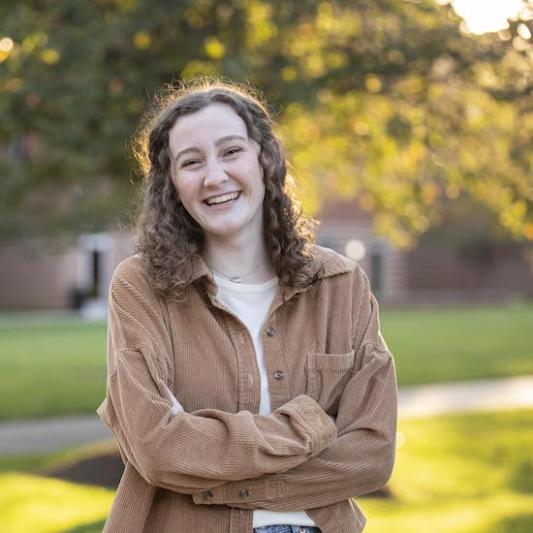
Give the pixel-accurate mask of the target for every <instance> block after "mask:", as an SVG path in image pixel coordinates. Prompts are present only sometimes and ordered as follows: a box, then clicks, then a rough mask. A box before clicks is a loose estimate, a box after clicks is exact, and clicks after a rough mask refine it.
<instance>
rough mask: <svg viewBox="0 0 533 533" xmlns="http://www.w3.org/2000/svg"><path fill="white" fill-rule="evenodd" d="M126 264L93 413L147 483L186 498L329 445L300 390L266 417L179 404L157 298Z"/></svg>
mask: <svg viewBox="0 0 533 533" xmlns="http://www.w3.org/2000/svg"><path fill="white" fill-rule="evenodd" d="M130 270H131V269H130ZM130 270H127V269H126V268H124V267H123V268H118V269H117V270H116V271H115V273H114V274H113V279H112V282H111V288H110V292H109V316H108V335H107V366H108V378H107V394H106V398H105V400H104V401H103V402H102V404H101V405H100V406H99V407H98V409H97V413H98V415H99V416H100V418H101V420H102V421H103V422H104V423H105V424H106V425H107V426H108V427H109V428H110V429H111V431H112V432H113V433H114V435H115V437H116V439H117V441H118V444H119V449H120V451H121V454H122V456H123V458H124V457H126V458H127V460H128V461H129V462H131V463H132V464H133V465H134V466H135V468H136V469H137V470H138V472H139V473H140V474H141V475H142V476H143V477H144V478H145V479H146V481H148V482H149V483H151V484H152V485H156V486H161V487H164V488H168V489H170V490H174V491H176V492H183V493H186V494H191V493H193V492H195V491H198V490H199V489H206V488H211V487H214V486H216V485H220V484H222V483H223V482H225V481H234V480H240V479H249V478H257V477H260V476H261V475H263V474H266V473H274V472H283V471H286V470H290V469H291V468H294V467H295V466H297V465H299V464H300V463H302V462H305V461H306V460H307V459H309V458H310V457H312V456H313V455H316V454H317V453H319V452H320V451H322V450H323V449H324V448H325V447H327V446H328V445H329V444H331V442H333V440H334V439H335V437H336V427H335V424H334V423H333V422H332V421H331V419H330V418H329V417H328V415H327V414H326V413H325V411H324V410H323V409H322V408H321V407H320V406H319V405H318V403H317V402H315V400H313V399H312V398H310V397H309V396H306V395H300V396H298V397H296V398H293V399H292V400H291V401H290V402H288V403H286V404H285V405H283V406H281V407H280V408H279V409H277V410H276V411H274V412H273V413H272V414H270V415H268V416H265V415H258V414H252V413H251V412H249V411H241V412H238V413H228V412H225V411H221V410H217V409H201V410H198V411H195V412H192V413H187V412H185V411H183V410H180V409H179V402H174V401H173V400H172V398H171V397H170V396H169V392H170V389H169V383H170V381H169V376H170V375H171V372H172V355H171V354H172V343H171V339H170V335H169V331H168V328H167V324H166V323H165V319H164V313H163V310H162V308H161V304H160V303H159V300H158V299H157V297H156V296H155V294H154V293H153V292H152V291H151V289H150V288H149V286H148V284H147V280H146V279H145V278H144V276H140V275H139V273H138V272H134V273H132V272H131V271H130ZM171 396H172V394H171ZM178 396H179V394H178Z"/></svg>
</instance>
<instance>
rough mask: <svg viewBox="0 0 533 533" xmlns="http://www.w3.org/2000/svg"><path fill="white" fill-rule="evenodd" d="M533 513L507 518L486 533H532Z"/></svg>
mask: <svg viewBox="0 0 533 533" xmlns="http://www.w3.org/2000/svg"><path fill="white" fill-rule="evenodd" d="M532 524H533V513H521V514H516V515H514V516H507V517H505V518H503V519H502V520H500V521H499V522H497V523H496V524H494V525H493V526H492V527H491V528H490V529H488V530H487V532H486V533H531V531H532V529H531V525H532Z"/></svg>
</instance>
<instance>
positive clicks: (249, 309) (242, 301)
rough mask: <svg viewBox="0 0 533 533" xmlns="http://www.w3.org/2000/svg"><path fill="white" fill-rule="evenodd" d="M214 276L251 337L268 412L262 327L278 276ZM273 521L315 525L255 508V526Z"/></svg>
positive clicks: (263, 409) (299, 514)
mask: <svg viewBox="0 0 533 533" xmlns="http://www.w3.org/2000/svg"><path fill="white" fill-rule="evenodd" d="M213 276H214V278H215V282H216V284H217V286H218V293H217V299H218V300H219V302H220V303H222V304H223V305H225V306H226V307H228V308H229V309H230V310H231V311H233V313H235V315H237V317H239V319H240V320H241V321H242V322H243V324H244V325H245V326H246V327H247V328H248V331H249V332H250V335H251V336H252V340H253V343H254V348H255V353H256V356H257V365H258V367H259V374H260V377H261V402H260V404H259V414H262V415H268V414H270V413H271V412H272V409H271V406H270V393H269V390H268V378H267V372H266V367H265V359H264V352H263V343H262V341H261V330H262V328H263V325H264V323H265V320H266V318H267V313H268V310H269V308H270V304H271V303H272V300H273V298H274V294H275V292H276V288H277V286H278V278H272V279H271V280H269V281H266V282H265V283H259V284H248V283H234V282H232V281H229V280H228V279H226V278H223V277H221V276H219V275H217V274H214V275H213ZM272 524H293V525H299V526H315V525H316V524H315V522H314V521H313V520H312V519H311V518H310V517H309V516H308V515H307V514H306V513H305V512H304V511H293V512H275V511H267V510H263V509H260V510H255V511H254V521H253V527H260V526H269V525H272Z"/></svg>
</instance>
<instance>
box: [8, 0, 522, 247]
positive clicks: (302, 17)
mask: <svg viewBox="0 0 533 533" xmlns="http://www.w3.org/2000/svg"><path fill="white" fill-rule="evenodd" d="M524 4H525V6H526V5H529V8H530V11H529V12H528V11H527V10H526V9H525V10H524V17H523V20H520V21H515V22H513V23H512V24H511V25H510V28H509V30H505V31H502V32H499V33H492V34H485V35H482V36H473V35H470V34H467V33H465V32H464V31H462V30H461V27H460V19H458V17H457V16H456V15H455V14H454V12H453V10H452V8H451V7H450V6H442V5H438V4H437V3H436V2H435V1H434V0H409V1H408V0H402V1H397V0H358V1H357V2H353V1H351V0H336V1H323V2H317V1H314V0H313V1H312V0H299V1H298V2H296V1H295V0H293V1H287V0H272V1H268V2H267V1H263V0H197V1H190V0H181V1H180V2H169V1H167V0H151V1H150V2H148V1H147V0H93V1H88V0H83V1H80V2H72V1H69V0H26V1H22V2H21V1H17V2H14V1H4V2H3V3H2V4H1V5H0V20H1V21H2V22H1V23H0V88H1V96H0V112H1V114H2V117H3V120H2V122H1V123H0V143H3V145H4V147H5V149H4V155H3V157H2V156H1V155H0V172H1V175H2V186H1V187H2V195H1V200H0V222H1V232H2V234H3V235H5V236H6V235H23V234H24V235H28V234H39V233H47V232H50V231H59V230H62V231H73V232H76V231H80V230H84V231H87V230H96V229H101V228H103V227H105V226H106V225H108V224H110V223H111V222H113V221H116V220H117V218H118V217H120V216H121V215H122V214H124V213H125V212H126V211H127V210H128V209H129V208H130V207H131V201H132V200H133V199H134V195H133V190H134V189H135V188H134V187H133V186H132V178H131V176H132V173H131V171H130V168H131V165H132V162H131V160H129V159H128V140H129V139H131V138H132V136H133V134H134V131H135V127H136V124H137V123H138V119H139V115H140V114H141V113H142V111H143V109H144V108H145V105H146V103H147V101H148V100H149V98H150V96H151V95H152V94H153V93H154V92H155V91H157V90H158V89H160V88H161V86H162V85H164V84H165V83H169V82H173V81H178V80H179V79H182V78H189V77H191V76H195V75H206V74H207V75H209V74H220V75H224V76H228V77H230V78H232V79H235V80H237V81H239V80H250V81H251V82H252V83H253V84H254V85H256V86H258V87H261V89H262V90H263V91H264V93H265V95H266V97H267V98H268V99H269V100H271V101H272V102H274V104H275V105H274V106H273V107H274V108H275V109H276V113H277V114H278V120H279V123H280V126H279V133H280V135H281V136H282V138H283V139H284V141H285V143H286V145H287V148H288V152H289V156H290V159H291V160H292V162H293V166H292V170H293V173H294V175H295V177H296V179H297V183H298V187H299V189H300V191H301V196H302V200H303V202H304V206H305V207H306V210H307V211H308V212H311V213H314V212H316V210H317V209H318V207H319V199H323V198H326V197H328V196H331V195H339V194H340V195H342V196H344V197H355V196H357V197H358V198H359V201H360V203H361V205H362V206H363V207H364V208H366V209H369V210H372V211H373V212H374V213H375V215H376V218H375V220H376V228H377V230H378V231H379V232H380V233H383V234H385V235H387V236H388V237H389V238H390V239H392V240H393V241H394V242H395V243H396V244H398V245H400V246H408V245H410V244H412V243H413V242H414V240H415V239H416V237H417V235H420V234H421V233H423V232H425V231H426V230H427V229H428V228H429V227H430V226H431V225H432V224H433V223H434V222H435V221H438V219H439V212H440V206H441V205H442V203H443V202H444V201H445V200H446V199H447V198H448V199H449V198H452V199H453V198H455V197H457V196H458V195H459V194H460V193H461V192H462V191H464V192H466V193H468V194H470V195H471V196H472V197H473V198H475V199H476V201H480V202H482V203H483V204H484V205H486V206H487V207H488V208H490V210H492V211H493V212H494V213H495V214H496V215H497V216H498V217H499V222H500V224H501V225H502V227H504V228H505V229H506V231H507V233H508V235H509V236H511V237H513V238H515V239H533V219H532V215H531V202H532V199H533V184H532V179H531V166H532V165H531V163H532V157H533V156H532V152H531V150H530V146H529V145H530V139H531V138H532V130H533V113H532V108H531V98H530V97H531V88H532V85H533V84H532V69H531V66H532V65H531V63H532V59H533V51H532V46H531V13H532V12H533V10H532V9H531V4H532V2H531V1H530V0H528V1H527V2H526V1H525V2H524ZM528 31H529V37H528Z"/></svg>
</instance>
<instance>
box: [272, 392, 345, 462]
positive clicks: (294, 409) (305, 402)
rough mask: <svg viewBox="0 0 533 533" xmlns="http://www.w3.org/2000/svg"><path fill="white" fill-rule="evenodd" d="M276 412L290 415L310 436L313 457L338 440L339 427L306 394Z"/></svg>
mask: <svg viewBox="0 0 533 533" xmlns="http://www.w3.org/2000/svg"><path fill="white" fill-rule="evenodd" d="M275 412H282V413H286V414H290V415H291V416H292V417H293V418H294V419H295V420H296V422H297V423H298V424H299V425H300V426H301V427H302V429H303V430H304V431H305V433H307V434H308V435H309V437H310V440H311V442H310V452H311V456H315V455H317V454H318V453H320V452H321V451H322V450H324V449H325V448H327V447H328V446H330V445H331V444H333V442H334V441H335V439H336V438H337V426H336V425H335V422H334V421H333V419H332V418H331V417H330V416H329V415H328V414H327V413H326V411H324V409H322V407H320V405H319V404H318V403H317V402H316V401H315V400H313V398H311V397H310V396H307V395H306V394H300V396H296V397H295V398H293V399H292V400H291V401H289V402H287V403H286V404H284V405H282V406H281V407H279V408H278V409H276V411H275Z"/></svg>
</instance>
